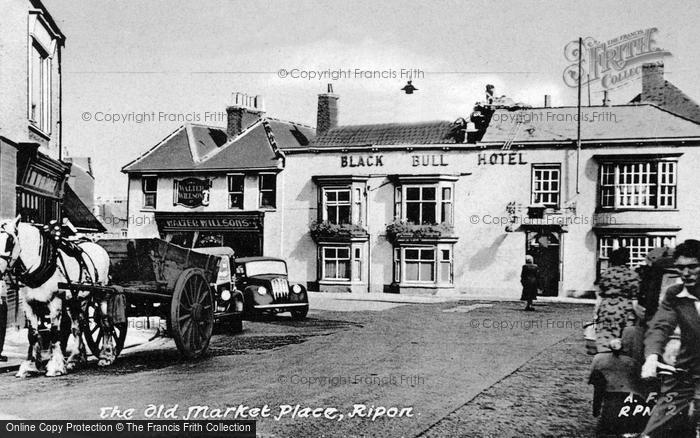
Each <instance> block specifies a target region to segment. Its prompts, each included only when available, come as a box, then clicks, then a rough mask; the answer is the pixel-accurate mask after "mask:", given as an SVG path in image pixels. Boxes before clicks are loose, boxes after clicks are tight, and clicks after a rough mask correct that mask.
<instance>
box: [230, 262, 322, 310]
mask: <svg viewBox="0 0 700 438" xmlns="http://www.w3.org/2000/svg"><path fill="white" fill-rule="evenodd" d="M235 265H236V271H235V272H236V288H237V289H238V290H240V291H243V302H244V306H243V307H244V317H245V318H247V319H257V318H259V317H260V316H261V315H262V314H264V313H282V312H291V314H292V318H294V319H304V318H306V314H307V313H308V312H309V297H308V295H307V294H306V288H305V287H304V286H302V285H300V284H291V285H290V284H289V281H288V279H287V263H286V262H285V261H284V260H282V259H277V258H273V257H242V258H237V259H235Z"/></svg>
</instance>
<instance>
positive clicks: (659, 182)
mask: <svg viewBox="0 0 700 438" xmlns="http://www.w3.org/2000/svg"><path fill="white" fill-rule="evenodd" d="M676 169H677V162H675V161H645V162H635V163H627V162H626V163H603V164H602V165H601V170H600V206H601V207H602V208H615V209H624V208H640V209H647V208H648V209H652V208H654V209H674V208H676V184H677V181H676Z"/></svg>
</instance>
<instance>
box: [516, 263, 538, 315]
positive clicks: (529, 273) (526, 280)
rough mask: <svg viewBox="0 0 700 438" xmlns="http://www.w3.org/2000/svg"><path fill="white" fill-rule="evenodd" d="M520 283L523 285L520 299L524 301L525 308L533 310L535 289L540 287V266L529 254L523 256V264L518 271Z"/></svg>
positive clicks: (535, 297)
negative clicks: (525, 303)
mask: <svg viewBox="0 0 700 438" xmlns="http://www.w3.org/2000/svg"><path fill="white" fill-rule="evenodd" d="M520 284H522V285H523V294H522V295H521V296H520V300H521V301H526V302H527V305H526V306H525V310H529V311H531V310H535V308H534V307H532V302H533V301H534V300H536V299H537V291H538V290H539V289H540V268H539V267H537V265H536V264H535V259H533V258H532V256H531V255H528V256H525V264H524V265H523V270H522V272H521V273H520Z"/></svg>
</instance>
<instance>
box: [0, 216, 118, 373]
mask: <svg viewBox="0 0 700 438" xmlns="http://www.w3.org/2000/svg"><path fill="white" fill-rule="evenodd" d="M78 246H79V248H80V249H81V250H82V251H81V252H80V254H79V255H78V257H81V258H82V261H80V260H78V259H77V258H76V257H75V255H71V254H67V253H66V252H65V251H64V250H63V249H61V248H59V245H58V242H57V241H56V240H55V239H53V237H52V236H49V235H48V234H47V233H43V232H42V231H41V230H39V228H37V227H36V226H34V225H32V224H28V223H20V217H19V216H18V217H17V218H15V219H10V220H6V221H2V222H0V277H1V276H4V275H5V273H7V272H10V273H12V274H14V275H15V276H16V277H17V279H18V280H19V281H20V283H22V285H23V287H22V289H21V290H22V294H23V296H24V311H25V315H26V317H27V321H28V322H29V333H28V338H29V352H28V354H27V360H26V361H24V362H23V363H22V364H21V365H20V368H19V371H18V372H17V377H27V376H28V375H29V374H30V373H38V372H40V370H42V368H43V364H44V361H43V360H42V359H43V358H42V354H41V352H42V344H43V342H42V339H41V334H40V333H39V330H38V329H39V324H40V322H41V315H44V314H45V312H46V311H47V308H48V314H49V317H50V321H51V329H50V332H49V337H50V352H51V357H50V359H49V361H48V363H47V364H46V375H47V376H60V375H62V374H66V372H67V370H70V369H73V368H74V367H75V366H76V365H77V364H78V363H81V362H85V361H86V358H87V355H86V354H85V347H84V345H83V340H82V336H81V334H82V333H81V318H80V316H81V315H82V310H83V307H84V306H83V305H82V304H83V303H84V302H85V301H84V299H83V298H84V297H85V296H86V295H87V293H85V292H81V293H80V295H81V296H80V297H72V296H71V293H70V292H66V295H65V300H66V301H67V302H68V303H67V304H70V305H69V306H68V307H69V308H70V310H71V311H70V312H65V315H69V317H70V319H71V329H70V335H69V339H68V343H67V346H66V347H67V348H66V350H67V352H68V353H69V359H68V363H67V364H66V360H65V358H64V355H63V351H62V350H61V333H60V331H61V317H62V315H63V314H64V312H63V306H64V298H63V297H62V296H61V295H60V294H59V289H58V283H60V282H77V281H80V279H84V277H85V276H86V275H89V278H90V279H91V280H92V281H93V282H95V283H97V284H106V283H107V281H108V278H109V255H108V254H107V252H106V251H105V250H104V248H102V247H101V246H99V245H97V244H95V243H92V242H84V243H80V244H79V245H78ZM76 303H77V305H76ZM100 306H101V313H102V315H106V314H107V303H106V301H103V302H101V303H100ZM107 319H108V318H104V319H103V321H96V322H97V323H98V324H102V325H103V333H105V334H106V335H105V339H104V340H103V347H102V350H101V351H100V358H99V359H100V360H99V362H98V364H99V365H101V366H105V365H109V364H111V363H112V362H113V361H114V359H115V353H114V345H113V340H112V336H110V335H108V334H109V333H112V332H111V330H109V328H111V327H109V322H108V321H107ZM88 335H89V334H88Z"/></svg>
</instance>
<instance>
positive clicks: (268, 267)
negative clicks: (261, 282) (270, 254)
mask: <svg viewBox="0 0 700 438" xmlns="http://www.w3.org/2000/svg"><path fill="white" fill-rule="evenodd" d="M245 271H246V272H245V273H246V275H247V276H248V277H254V276H256V275H266V274H267V275H269V274H278V275H287V266H286V265H285V264H284V262H281V261H277V260H260V261H257V262H248V263H246V264H245Z"/></svg>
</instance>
